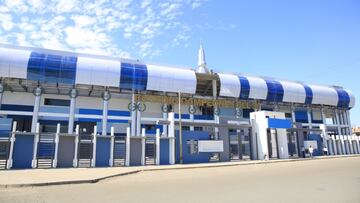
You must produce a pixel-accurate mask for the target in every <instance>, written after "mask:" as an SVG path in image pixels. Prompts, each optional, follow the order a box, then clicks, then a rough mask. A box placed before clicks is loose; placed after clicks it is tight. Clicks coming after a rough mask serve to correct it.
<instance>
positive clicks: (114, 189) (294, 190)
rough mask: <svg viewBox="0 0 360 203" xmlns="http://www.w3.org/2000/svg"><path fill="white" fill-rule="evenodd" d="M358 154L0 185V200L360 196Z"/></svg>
mask: <svg viewBox="0 0 360 203" xmlns="http://www.w3.org/2000/svg"><path fill="white" fill-rule="evenodd" d="M359 188H360V157H352V158H338V159H325V160H310V161H302V162H286V163H275V164H266V165H263V164H261V165H247V166H231V167H218V168H205V169H183V170H167V171H149V172H143V173H139V174H134V175H129V176H124V177H118V178H114V179H110V180H106V181H102V182H99V183H96V184H80V185H62V186H47V187H34V188H9V189H4V188H2V189H0V202H12V203H14V202H52V203H54V202H104V203H105V202H181V203H184V202H267V203H269V202H360V191H359Z"/></svg>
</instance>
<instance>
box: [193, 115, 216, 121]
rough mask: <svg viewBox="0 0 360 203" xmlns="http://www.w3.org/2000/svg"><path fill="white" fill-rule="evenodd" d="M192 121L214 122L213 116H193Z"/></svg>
mask: <svg viewBox="0 0 360 203" xmlns="http://www.w3.org/2000/svg"><path fill="white" fill-rule="evenodd" d="M194 120H214V116H213V115H194Z"/></svg>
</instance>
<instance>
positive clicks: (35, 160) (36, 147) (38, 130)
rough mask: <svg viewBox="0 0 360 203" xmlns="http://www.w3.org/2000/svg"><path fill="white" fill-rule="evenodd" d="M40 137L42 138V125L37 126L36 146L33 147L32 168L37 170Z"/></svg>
mask: <svg viewBox="0 0 360 203" xmlns="http://www.w3.org/2000/svg"><path fill="white" fill-rule="evenodd" d="M39 137H40V124H39V123H37V124H36V130H35V134H34V145H33V158H32V162H31V167H32V168H36V167H37V149H38V144H39Z"/></svg>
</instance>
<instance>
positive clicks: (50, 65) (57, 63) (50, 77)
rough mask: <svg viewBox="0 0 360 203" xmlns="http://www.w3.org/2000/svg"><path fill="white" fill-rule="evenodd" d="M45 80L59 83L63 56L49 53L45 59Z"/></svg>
mask: <svg viewBox="0 0 360 203" xmlns="http://www.w3.org/2000/svg"><path fill="white" fill-rule="evenodd" d="M44 67H45V68H44V70H45V81H46V82H50V83H57V82H58V78H59V75H60V69H61V56H58V55H52V54H49V55H47V58H46V60H45V66H44Z"/></svg>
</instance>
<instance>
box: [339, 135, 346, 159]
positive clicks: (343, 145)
mask: <svg viewBox="0 0 360 203" xmlns="http://www.w3.org/2000/svg"><path fill="white" fill-rule="evenodd" d="M340 146H341V151H342V154H343V155H345V154H346V149H345V142H344V135H340Z"/></svg>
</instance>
